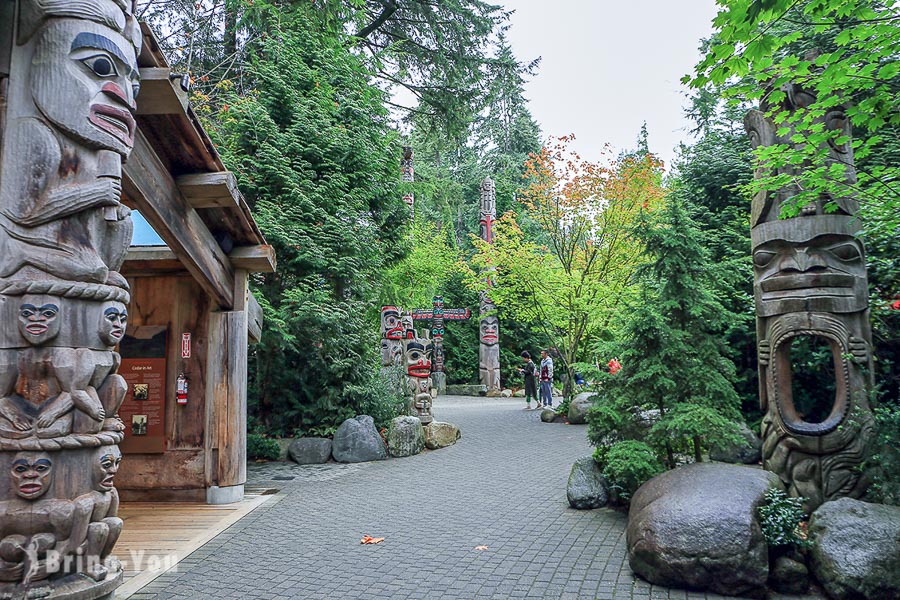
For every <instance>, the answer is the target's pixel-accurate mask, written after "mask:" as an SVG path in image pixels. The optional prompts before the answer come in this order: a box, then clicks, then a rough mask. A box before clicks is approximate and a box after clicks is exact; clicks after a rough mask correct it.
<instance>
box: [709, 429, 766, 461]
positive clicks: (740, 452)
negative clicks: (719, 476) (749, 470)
mask: <svg viewBox="0 0 900 600" xmlns="http://www.w3.org/2000/svg"><path fill="white" fill-rule="evenodd" d="M738 435H740V436H741V439H742V440H743V442H741V443H740V444H724V445H721V446H713V447H711V448H710V449H709V459H710V460H717V461H719V462H726V463H733V464H741V465H755V464H757V463H759V461H760V460H762V440H760V439H759V436H758V435H756V434H755V433H753V432H752V431H750V428H749V427H747V425H745V424H744V423H741V424H740V431H738Z"/></svg>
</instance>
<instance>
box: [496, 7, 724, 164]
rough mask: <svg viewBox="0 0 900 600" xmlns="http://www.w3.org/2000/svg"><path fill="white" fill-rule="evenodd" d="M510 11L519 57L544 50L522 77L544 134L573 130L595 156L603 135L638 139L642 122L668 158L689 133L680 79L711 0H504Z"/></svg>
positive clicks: (616, 142) (615, 142) (617, 143)
mask: <svg viewBox="0 0 900 600" xmlns="http://www.w3.org/2000/svg"><path fill="white" fill-rule="evenodd" d="M501 3H502V4H503V5H504V6H505V7H506V8H507V9H513V10H515V13H514V14H513V15H512V27H511V28H510V30H509V33H508V36H509V40H510V43H511V44H512V47H513V51H514V52H515V53H516V56H517V57H518V58H519V60H521V61H523V62H528V61H530V60H532V59H534V58H537V57H538V56H540V57H542V61H541V65H540V68H539V71H538V73H537V76H536V77H534V79H532V81H531V82H529V83H528V85H527V86H526V96H527V97H528V99H529V100H530V103H529V106H530V108H531V113H532V115H533V116H534V118H535V120H537V122H538V123H539V124H540V126H541V130H542V131H543V133H544V135H545V136H549V135H555V136H559V135H566V134H569V133H574V134H575V137H576V141H575V149H576V150H578V151H579V152H580V153H581V154H582V156H584V157H585V158H588V159H591V160H598V159H599V158H600V156H601V154H600V153H601V149H602V147H603V145H604V144H606V143H609V144H612V146H613V147H614V148H615V150H616V151H620V150H626V149H631V148H634V147H635V142H636V140H637V136H638V133H639V132H640V129H641V124H642V123H643V122H644V121H646V122H647V127H648V129H649V132H650V137H649V141H650V150H651V151H653V152H655V153H656V154H657V155H658V156H660V157H661V158H662V159H663V160H664V161H665V162H666V165H667V166H668V165H669V164H670V163H671V160H672V158H673V157H674V156H675V150H674V149H675V148H676V147H677V146H678V143H679V142H680V141H689V134H688V130H689V123H688V121H687V120H686V119H685V117H684V110H683V109H684V106H685V104H686V99H685V96H684V93H685V91H686V90H685V88H684V86H682V85H681V82H680V81H679V80H680V79H681V77H682V76H683V75H685V74H687V73H689V72H690V71H691V70H692V68H693V66H694V65H695V64H696V63H697V61H698V60H699V58H700V53H699V51H698V50H697V48H698V47H699V45H700V40H701V39H702V38H704V37H708V36H709V35H710V34H711V32H712V25H711V22H712V18H713V17H714V16H715V14H716V8H715V2H714V0H681V1H675V0H625V1H622V0H553V1H552V2H548V1H547V0H503V1H502V2H501Z"/></svg>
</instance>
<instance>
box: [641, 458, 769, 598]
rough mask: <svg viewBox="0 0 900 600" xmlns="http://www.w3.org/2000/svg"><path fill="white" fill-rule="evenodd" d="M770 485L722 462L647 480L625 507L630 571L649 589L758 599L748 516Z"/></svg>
mask: <svg viewBox="0 0 900 600" xmlns="http://www.w3.org/2000/svg"><path fill="white" fill-rule="evenodd" d="M778 485H780V484H779V480H778V476H777V475H775V474H774V473H769V472H768V471H763V470H762V469H754V468H751V467H744V466H736V465H727V464H722V463H700V464H692V465H687V466H684V467H680V468H678V469H675V470H673V471H667V472H665V473H663V474H661V475H658V476H656V477H654V478H653V479H651V480H650V481H648V482H647V483H645V484H644V485H642V486H641V487H640V488H639V489H638V491H637V492H635V494H634V497H633V498H632V500H631V509H630V510H629V513H628V528H627V530H626V542H627V547H628V561H629V564H630V565H631V569H632V570H633V571H634V572H635V573H637V574H638V575H640V576H641V577H643V578H644V579H646V580H647V581H649V582H651V583H654V584H657V585H664V586H668V587H680V588H690V589H696V590H710V591H713V592H716V593H718V594H724V595H729V596H749V597H754V598H762V597H763V595H764V594H765V591H766V580H767V579H768V576H769V556H768V547H767V545H766V540H765V538H764V537H763V534H762V531H761V530H760V526H759V523H758V522H757V512H756V509H757V506H758V505H759V503H760V502H761V501H762V499H763V494H765V492H766V490H767V489H769V488H770V487H774V486H778Z"/></svg>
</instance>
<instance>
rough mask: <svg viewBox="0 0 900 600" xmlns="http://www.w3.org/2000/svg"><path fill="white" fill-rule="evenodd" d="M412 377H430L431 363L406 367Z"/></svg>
mask: <svg viewBox="0 0 900 600" xmlns="http://www.w3.org/2000/svg"><path fill="white" fill-rule="evenodd" d="M406 373H407V375H409V376H410V377H428V376H429V375H431V365H417V366H414V367H408V368H407V369H406Z"/></svg>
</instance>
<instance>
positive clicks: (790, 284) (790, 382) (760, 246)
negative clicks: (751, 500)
mask: <svg viewBox="0 0 900 600" xmlns="http://www.w3.org/2000/svg"><path fill="white" fill-rule="evenodd" d="M785 91H786V98H785V100H784V105H783V106H782V107H780V108H781V109H782V110H788V111H791V112H796V111H803V110H804V109H806V108H807V107H808V106H810V104H812V102H814V101H815V97H814V96H813V95H812V94H810V93H809V92H808V91H806V90H804V89H802V88H800V87H798V86H795V85H791V86H788V87H787V89H786V90H785ZM760 108H761V111H756V110H754V111H751V112H750V113H749V114H748V115H747V116H746V118H745V119H744V123H745V126H746V129H747V132H748V133H749V136H750V140H751V145H752V146H753V147H754V148H756V147H759V146H772V145H775V144H792V143H793V142H792V141H791V135H792V132H788V133H787V134H786V135H783V136H780V135H778V134H777V131H778V126H776V125H775V124H774V123H773V122H772V120H771V119H770V118H769V117H767V116H766V114H767V113H768V112H769V110H770V109H772V108H773V107H772V106H769V105H768V104H767V103H766V102H763V103H762V106H761V107H760ZM844 110H845V107H843V106H835V107H834V108H832V109H830V110H829V112H828V113H827V114H826V115H825V117H824V121H823V123H822V125H823V126H824V127H826V128H828V129H830V130H837V131H840V132H842V134H844V135H845V136H846V138H844V139H846V140H847V141H846V143H845V144H843V145H832V144H829V145H828V146H827V147H824V148H822V149H821V151H822V152H823V153H827V159H826V160H827V161H828V162H829V163H836V162H839V163H843V164H845V165H847V170H846V175H845V176H846V178H847V181H846V182H845V183H853V182H855V177H856V175H855V170H854V168H853V151H852V148H851V144H850V137H849V136H850V123H849V121H848V119H847V117H846V115H845V113H844ZM803 168H805V167H804V166H798V167H790V168H786V169H785V170H784V172H785V173H788V174H790V175H796V173H797V172H799V170H800V169H803ZM766 174H767V173H766ZM758 175H759V173H758ZM796 193H797V188H796V187H794V186H788V187H785V188H782V189H780V190H777V191H764V192H760V193H758V194H757V195H756V196H755V197H754V198H753V204H752V214H751V228H752V229H751V237H752V252H753V268H754V294H755V300H756V323H757V336H758V344H759V346H758V356H759V379H760V403H761V407H762V409H763V410H764V411H765V417H764V419H763V423H762V435H763V462H764V466H765V467H766V468H767V469H769V470H771V471H774V472H775V473H777V474H778V475H779V476H780V477H781V479H782V481H783V482H784V483H785V485H786V486H787V487H788V488H789V490H790V492H791V493H792V494H793V495H796V496H803V497H806V498H808V499H809V501H808V508H810V509H814V508H815V507H817V506H819V505H820V504H822V503H823V502H825V501H827V500H831V499H834V498H837V497H841V496H851V497H859V496H861V495H862V494H863V493H864V492H865V488H866V485H867V482H868V478H867V477H866V475H865V474H864V473H862V472H861V470H860V466H861V465H862V463H863V461H864V459H865V458H866V456H867V453H868V446H869V442H870V440H871V434H872V425H873V418H872V414H871V411H870V409H869V404H868V392H867V387H868V385H867V384H868V381H867V375H866V372H867V371H868V372H869V373H871V366H872V365H871V363H872V355H871V350H870V349H871V329H870V325H869V311H868V286H867V279H866V261H865V251H864V248H863V243H862V240H861V239H860V229H861V228H860V223H859V219H858V208H859V205H858V202H857V200H856V199H855V198H854V197H852V196H850V195H847V196H842V197H832V196H827V197H821V198H819V199H818V200H816V201H814V202H811V203H809V204H807V205H805V206H804V207H803V208H802V209H801V211H800V214H799V215H798V216H796V217H793V218H789V219H780V218H779V213H780V210H781V207H782V205H783V204H784V203H785V202H788V201H790V200H791V198H792V197H793V196H795V195H796ZM828 203H833V205H834V206H836V207H837V209H836V210H830V209H829V210H826V204H828ZM804 338H805V341H806V342H807V343H818V344H819V345H820V346H821V347H826V348H828V351H829V353H830V355H831V361H830V362H831V363H832V364H833V373H834V377H833V380H832V381H819V382H818V384H817V385H816V386H815V387H814V388H812V387H810V389H802V388H800V387H798V381H799V378H798V375H800V373H798V369H800V368H801V367H800V366H799V364H798V363H797V361H796V360H792V356H791V354H792V346H794V344H797V346H800V345H802V340H804ZM795 353H796V349H795ZM795 357H796V354H795ZM801 399H802V402H801ZM810 399H812V401H810Z"/></svg>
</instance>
